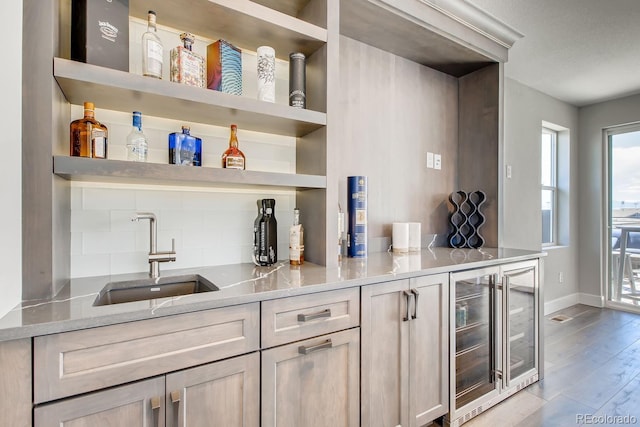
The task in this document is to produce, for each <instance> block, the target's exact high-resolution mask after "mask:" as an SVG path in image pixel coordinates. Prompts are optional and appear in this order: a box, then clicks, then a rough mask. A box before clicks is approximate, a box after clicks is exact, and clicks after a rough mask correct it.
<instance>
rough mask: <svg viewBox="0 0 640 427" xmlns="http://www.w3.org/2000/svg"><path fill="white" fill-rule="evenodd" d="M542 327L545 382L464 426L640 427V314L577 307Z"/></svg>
mask: <svg viewBox="0 0 640 427" xmlns="http://www.w3.org/2000/svg"><path fill="white" fill-rule="evenodd" d="M558 314H564V315H566V316H569V317H571V318H572V319H571V320H569V321H567V322H563V323H558V322H555V321H552V320H550V318H551V317H552V316H555V315H558ZM544 328H545V330H544V335H545V378H544V380H542V381H540V382H538V383H536V384H533V385H531V386H529V387H527V388H526V389H524V390H522V391H520V392H518V393H517V394H515V395H514V396H512V397H511V398H509V399H507V400H506V401H504V402H502V403H500V404H499V405H497V406H495V407H494V408H491V409H490V410H488V411H487V412H485V413H483V414H481V415H479V416H478V417H476V418H474V419H472V420H470V421H469V422H467V423H466V424H464V426H465V427H484V426H487V427H507V426H517V427H533V426H545V427H547V426H561V427H566V426H582V425H598V426H614V425H615V426H621V425H640V315H638V314H632V313H625V312H621V311H615V310H609V309H599V308H595V307H589V306H585V305H575V306H573V307H569V308H567V309H564V310H561V311H558V312H556V313H553V314H551V315H548V316H546V317H545V319H544ZM616 417H617V418H616ZM625 417H626V418H625Z"/></svg>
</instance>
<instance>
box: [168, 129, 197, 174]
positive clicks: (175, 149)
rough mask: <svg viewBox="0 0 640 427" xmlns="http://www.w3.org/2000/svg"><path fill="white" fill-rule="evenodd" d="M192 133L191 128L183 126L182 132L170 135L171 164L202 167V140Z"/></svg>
mask: <svg viewBox="0 0 640 427" xmlns="http://www.w3.org/2000/svg"><path fill="white" fill-rule="evenodd" d="M190 132H191V128H189V126H182V132H173V133H170V134H169V164H172V165H186V166H201V165H202V139H201V138H198V137H196V136H193V135H191V133H190Z"/></svg>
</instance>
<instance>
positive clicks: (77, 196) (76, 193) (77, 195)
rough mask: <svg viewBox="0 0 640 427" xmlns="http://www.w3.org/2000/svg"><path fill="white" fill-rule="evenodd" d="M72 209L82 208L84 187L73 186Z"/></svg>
mask: <svg viewBox="0 0 640 427" xmlns="http://www.w3.org/2000/svg"><path fill="white" fill-rule="evenodd" d="M70 206H71V210H72V211H74V210H80V209H82V188H81V187H77V186H71V204H70Z"/></svg>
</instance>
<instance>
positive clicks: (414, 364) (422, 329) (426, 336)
mask: <svg viewBox="0 0 640 427" xmlns="http://www.w3.org/2000/svg"><path fill="white" fill-rule="evenodd" d="M410 285H411V292H412V293H413V294H414V297H415V308H414V312H413V313H412V319H411V322H409V325H410V326H409V347H410V351H409V372H410V378H409V396H410V399H411V400H410V410H409V414H410V416H411V420H410V424H409V425H411V426H417V427H420V426H423V425H425V424H428V423H430V422H431V421H433V420H434V419H436V418H438V417H440V416H442V415H444V414H446V413H447V412H448V411H449V395H448V390H449V384H448V381H449V348H448V346H449V317H448V315H449V304H448V303H449V275H448V274H446V273H445V274H438V275H433V276H423V277H417V278H415V279H411V281H410Z"/></svg>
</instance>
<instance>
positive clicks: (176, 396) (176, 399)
mask: <svg viewBox="0 0 640 427" xmlns="http://www.w3.org/2000/svg"><path fill="white" fill-rule="evenodd" d="M171 403H180V392H179V391H178V390H174V391H172V392H171Z"/></svg>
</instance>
